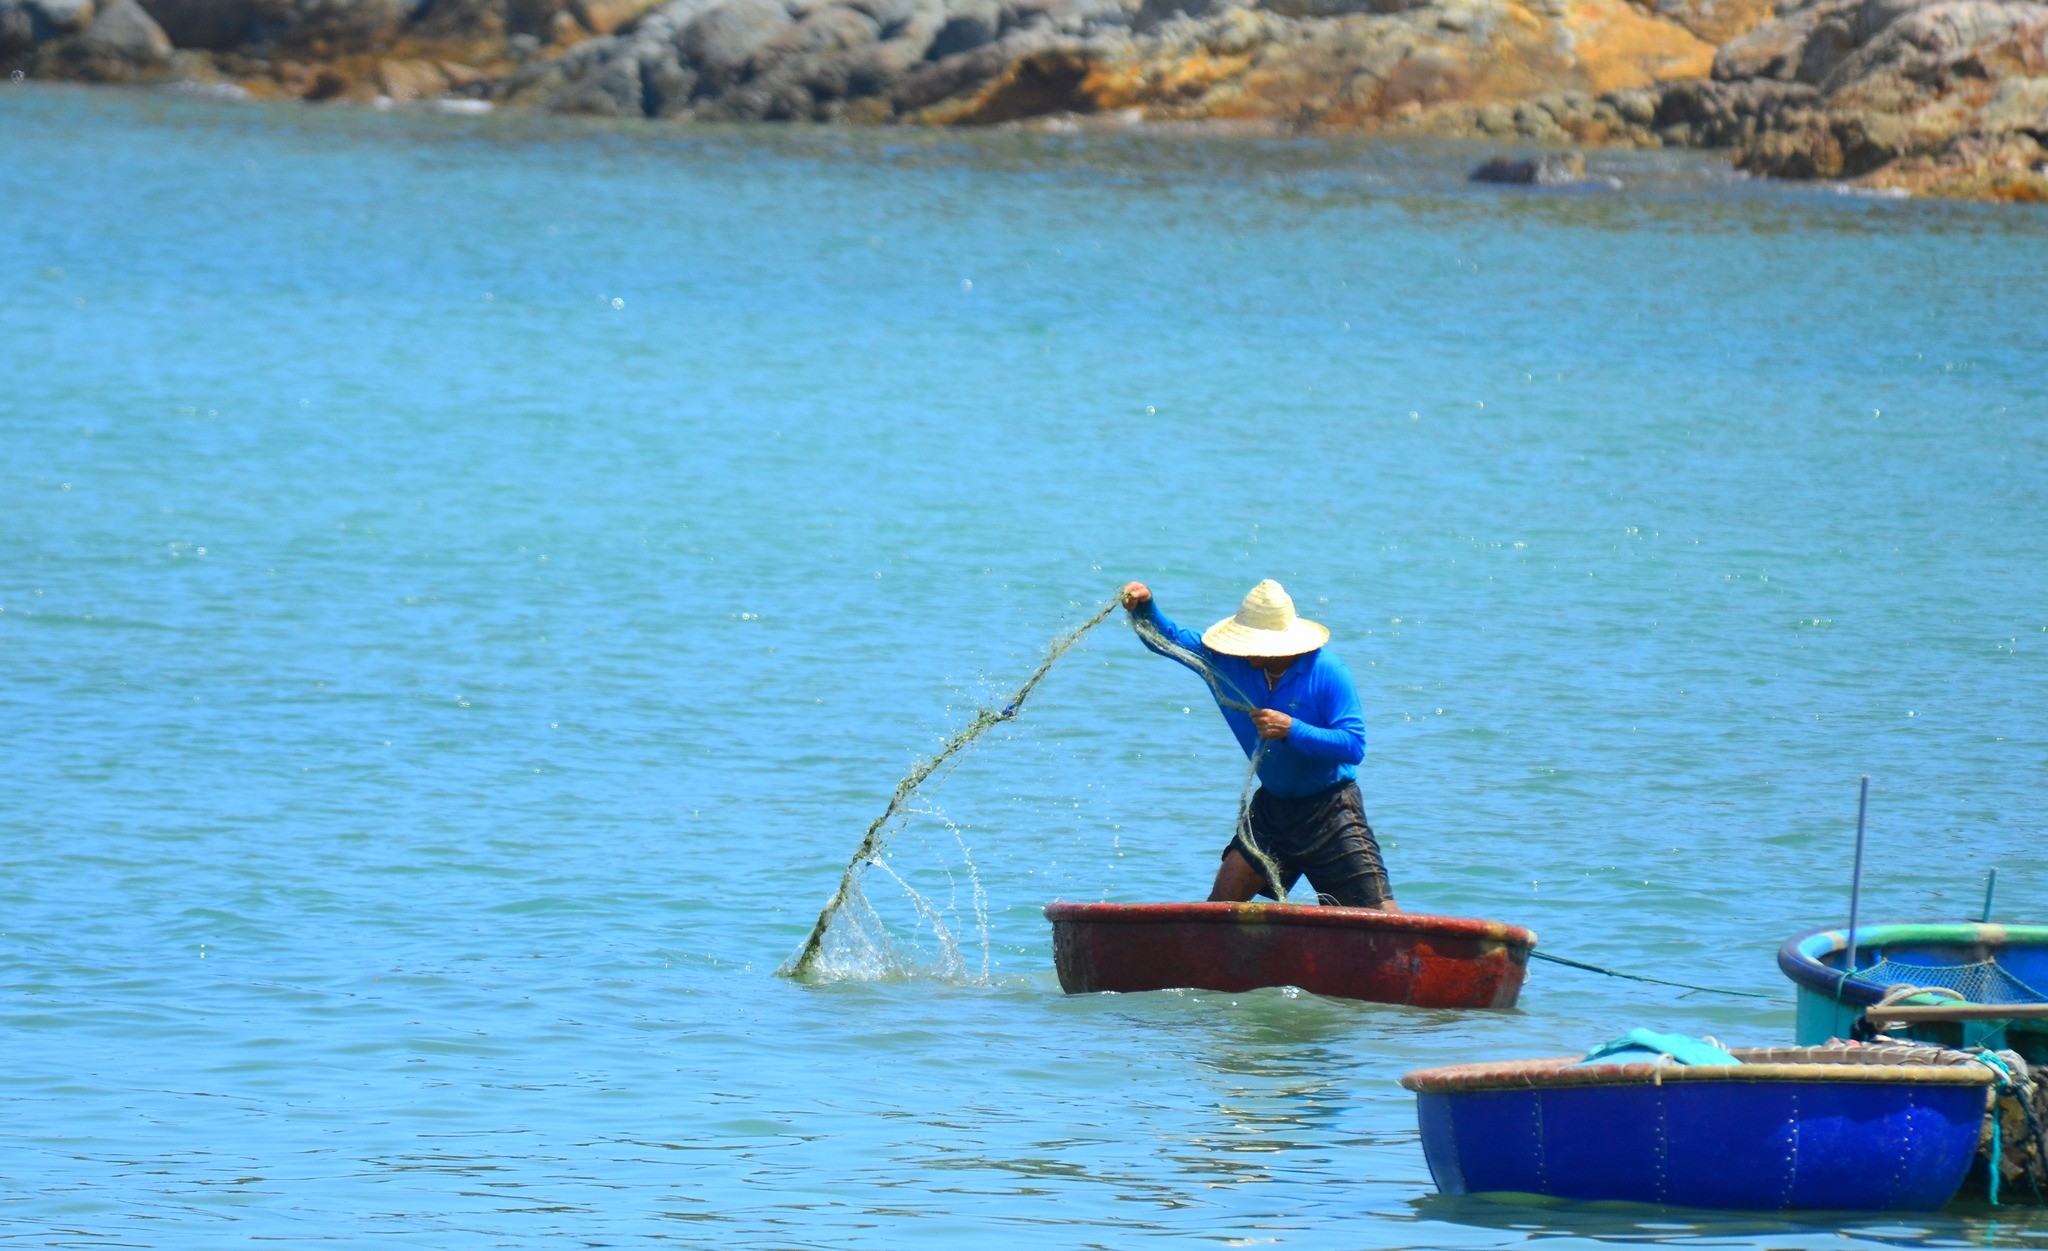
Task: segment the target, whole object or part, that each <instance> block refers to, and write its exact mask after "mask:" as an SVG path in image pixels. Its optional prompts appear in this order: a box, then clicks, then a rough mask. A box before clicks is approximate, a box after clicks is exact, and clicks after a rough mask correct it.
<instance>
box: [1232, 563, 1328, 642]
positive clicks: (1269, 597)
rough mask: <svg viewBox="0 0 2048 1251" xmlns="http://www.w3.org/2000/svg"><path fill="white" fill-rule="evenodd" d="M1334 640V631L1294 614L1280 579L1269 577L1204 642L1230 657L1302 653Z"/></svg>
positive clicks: (1292, 602)
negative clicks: (1331, 631) (1331, 638)
mask: <svg viewBox="0 0 2048 1251" xmlns="http://www.w3.org/2000/svg"><path fill="white" fill-rule="evenodd" d="M1329 641H1330V632H1329V631H1328V630H1325V629H1324V628H1323V627H1321V626H1319V625H1317V624H1316V623H1315V622H1313V621H1306V620H1303V619H1302V618H1300V617H1297V616H1295V615H1294V600H1293V599H1291V598H1289V596H1288V594H1287V592H1286V591H1285V590H1284V589H1282V587H1281V586H1280V584H1279V583H1278V582H1275V581H1273V579H1271V578H1267V579H1266V580H1265V581H1264V582H1261V583H1259V584H1258V585H1257V586H1255V587H1253V588H1252V593H1251V594H1249V595H1247V596H1245V597H1244V603H1242V604H1239V605H1238V606H1237V615H1236V616H1235V617H1225V618H1224V619H1223V620H1221V621H1219V622H1217V623H1216V624H1215V625H1212V626H1210V627H1209V628H1208V629H1207V630H1206V631H1204V632H1203V634H1202V644H1203V646H1205V647H1207V648H1208V649H1209V650H1211V651H1217V652H1222V653H1223V654H1224V655H1226V656H1299V655H1302V654H1303V653H1306V652H1312V651H1314V650H1315V649H1317V648H1318V647H1321V646H1322V645H1323V644H1325V643H1327V642H1329Z"/></svg>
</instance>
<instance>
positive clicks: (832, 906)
mask: <svg viewBox="0 0 2048 1251" xmlns="http://www.w3.org/2000/svg"><path fill="white" fill-rule="evenodd" d="M1118 603H1119V601H1118V600H1115V599H1112V600H1110V601H1109V602H1108V603H1107V604H1104V605H1103V606H1102V607H1101V609H1099V610H1098V611H1097V612H1096V614H1095V615H1094V616H1092V617H1090V618H1089V619H1088V620H1086V621H1084V622H1082V623H1081V624H1080V625H1078V626H1075V627H1074V628H1073V629H1071V630H1069V631H1067V632H1066V633H1065V634H1062V635H1060V636H1059V637H1058V638H1056V639H1054V640H1053V641H1052V644H1051V646H1049V647H1047V648H1046V652H1045V659H1044V660H1042V661H1040V662H1039V664H1038V668H1037V669H1035V670H1033V671H1032V673H1031V676H1030V677H1028V678H1026V679H1025V680H1024V684H1023V685H1022V686H1019V687H1018V688H1017V690H1016V693H1015V694H1013V695H1011V696H1010V698H1009V699H1008V700H1007V701H1006V702H1005V703H1004V704H1003V706H1002V708H1001V709H1000V710H990V709H987V708H984V709H981V710H979V711H977V712H976V713H975V714H974V719H973V720H972V721H970V722H968V723H967V725H966V726H965V727H964V728H963V729H962V730H961V731H960V732H959V733H958V734H955V735H954V736H953V737H952V738H950V739H948V740H947V741H946V744H945V745H944V746H943V747H941V748H939V750H938V752H937V753H935V754H934V755H932V756H930V757H929V758H927V759H925V760H921V761H919V762H918V764H917V766H916V767H915V768H913V769H911V771H910V772H909V773H908V774H906V775H905V776H904V778H903V780H902V781H901V782H898V783H897V784H896V790H895V791H894V793H892V794H891V795H890V796H889V804H888V806H887V807H885V808H883V809H882V815H881V816H878V817H876V818H875V819H874V822H873V823H872V824H870V825H869V826H868V828H867V833H866V834H864V835H862V836H861V840H860V846H859V847H857V848H855V849H854V853H853V859H851V860H849V861H848V862H847V864H846V871H845V872H844V873H843V874H841V875H840V878H839V887H838V889H837V890H835V891H833V892H832V897H831V898H830V899H828V900H827V901H826V902H825V907H824V909H823V910H822V911H820V912H819V913H818V919H817V921H816V922H815V923H814V924H813V925H812V926H811V933H810V936H809V937H808V938H806V939H805V940H804V945H803V946H802V947H801V948H799V949H798V951H797V953H796V954H795V955H794V956H792V957H790V959H789V962H788V963H787V964H785V965H783V966H782V968H780V969H778V970H777V972H778V973H780V974H781V975H782V976H784V977H797V978H813V977H817V976H819V975H820V974H822V973H824V972H825V971H826V970H825V969H824V968H823V967H822V966H823V963H824V953H825V950H826V935H827V932H828V931H830V930H832V929H833V927H834V924H835V922H836V921H837V920H838V918H839V917H840V915H841V914H842V913H843V912H846V910H847V906H848V904H849V902H852V901H856V900H857V901H858V906H857V907H856V908H855V909H854V911H853V913H852V914H851V915H849V916H848V919H847V928H848V930H849V934H850V942H839V941H836V940H835V942H834V944H833V949H834V957H833V960H832V962H831V963H832V966H833V968H834V969H841V968H843V967H845V966H844V962H843V961H842V959H841V956H842V955H843V954H845V953H847V952H851V953H853V955H854V956H855V957H856V961H855V963H856V966H857V967H858V968H859V969H861V970H863V971H865V970H869V969H876V968H891V967H894V966H895V965H897V964H899V963H900V961H899V960H898V959H897V957H895V956H894V955H893V954H892V953H891V952H890V950H889V946H888V936H887V933H886V932H885V931H884V930H883V929H882V926H881V919H880V917H879V916H878V915H877V914H876V913H875V911H874V908H873V906H872V905H870V904H869V903H868V901H867V899H866V897H865V896H864V895H862V894H861V892H860V878H861V876H862V874H863V873H864V872H865V871H866V870H867V869H868V868H869V867H870V866H874V867H880V868H882V869H883V870H884V871H885V872H887V873H888V874H889V875H890V876H891V877H894V878H896V880H897V882H898V883H900V884H901V885H902V886H903V889H904V890H905V891H907V892H908V893H909V895H910V897H911V901H912V904H913V906H915V907H917V908H918V909H919V915H920V916H922V917H923V918H924V919H925V920H926V922H927V923H932V922H933V919H934V918H935V917H938V916H939V914H938V910H937V909H935V908H933V907H932V905H931V903H930V901H929V900H927V899H925V898H924V896H922V895H920V894H918V892H917V891H916V890H914V889H912V888H911V886H910V884H909V883H908V882H905V881H903V879H902V878H901V877H900V876H898V875H897V874H896V873H895V871H894V870H893V869H889V868H888V866H887V865H886V864H885V863H884V862H883V859H882V854H881V853H882V847H883V845H884V844H885V843H887V841H888V838H889V832H890V830H891V829H892V827H893V823H894V821H895V819H896V816H897V814H898V813H899V812H901V811H902V810H903V806H904V804H905V803H906V802H907V801H908V800H909V799H910V797H911V795H912V794H914V793H915V792H916V791H917V788H918V787H920V786H922V785H923V784H924V782H925V780H926V779H927V778H929V777H931V776H932V774H934V773H936V772H938V771H939V769H940V768H942V767H943V766H944V765H945V764H946V762H947V761H949V760H951V759H952V758H953V757H955V756H957V755H959V754H960V753H961V752H963V751H965V750H966V749H967V748H968V747H970V746H972V745H973V743H974V741H975V740H976V739H978V738H980V737H981V736H982V735H984V734H986V733H988V732H989V731H990V730H991V729H994V728H995V727H996V726H997V725H999V724H1001V723H1002V722H1004V721H1008V720H1010V719H1011V718H1013V717H1015V716H1016V715H1017V714H1018V713H1019V712H1021V711H1022V710H1023V707H1024V701H1025V699H1027V698H1028V697H1029V696H1030V694H1031V692H1032V690H1033V688H1035V687H1037V685H1038V684H1039V683H1040V682H1041V681H1043V680H1044V679H1045V675H1046V674H1047V673H1048V672H1050V671H1051V669H1052V667H1053V665H1054V664H1055V663H1056V662H1058V660H1059V658H1060V657H1061V656H1064V655H1066V654H1067V652H1068V650H1069V649H1071V648H1072V647H1073V646H1074V644H1076V643H1078V642H1080V641H1081V637H1082V636H1083V635H1085V634H1087V633H1088V632H1089V631H1090V630H1093V629H1094V628H1095V627H1096V626H1099V625H1101V624H1102V623H1103V622H1104V621H1107V620H1108V619H1109V615H1110V614H1111V613H1113V612H1115V611H1116V609H1117V605H1118ZM962 847H963V850H964V847H965V844H964V843H963V844H962ZM979 889H980V887H979V882H978V880H977V884H976V890H977V892H978V891H979ZM942 932H946V933H950V931H949V930H948V931H942ZM944 945H945V944H944V943H942V946H944ZM951 949H952V950H953V951H954V952H955V953H957V952H958V945H957V943H955V944H953V945H952V947H951Z"/></svg>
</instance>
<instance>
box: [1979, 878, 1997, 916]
mask: <svg viewBox="0 0 2048 1251" xmlns="http://www.w3.org/2000/svg"><path fill="white" fill-rule="evenodd" d="M1997 889H1998V870H1997V869H1993V870H1991V872H1989V873H1986V874H1985V875H1984V915H1983V916H1981V917H1978V918H1977V919H1978V920H1979V921H1989V920H1990V919H1991V893H1992V892H1993V891H1995V890H1997Z"/></svg>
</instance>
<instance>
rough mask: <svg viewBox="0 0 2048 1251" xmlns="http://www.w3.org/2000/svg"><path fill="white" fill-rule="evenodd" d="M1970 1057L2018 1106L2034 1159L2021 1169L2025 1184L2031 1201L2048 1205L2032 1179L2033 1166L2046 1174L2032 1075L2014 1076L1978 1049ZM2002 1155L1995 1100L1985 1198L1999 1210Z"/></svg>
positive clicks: (2046, 1147)
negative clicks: (2031, 1194) (1993, 1078)
mask: <svg viewBox="0 0 2048 1251" xmlns="http://www.w3.org/2000/svg"><path fill="white" fill-rule="evenodd" d="M1969 1056H1970V1058H1971V1059H1972V1060H1974V1061H1976V1062H1977V1063H1979V1064H1981V1065H1983V1066H1984V1067H1985V1068H1988V1069H1990V1070H1991V1071H1992V1073H1993V1074H1995V1075H1996V1076H1997V1078H1998V1094H2000V1095H2009V1096H2011V1098H2012V1100H2013V1102H2015V1103H2017V1104H2019V1105H2020V1115H2021V1116H2022V1117H2023V1118H2024V1119H2025V1121H2026V1132H2027V1136H2028V1137H2029V1138H2031V1139H2033V1147H2034V1159H2033V1160H2032V1161H2026V1160H2023V1161H2022V1163H2021V1165H2020V1169H2021V1172H2022V1173H2024V1174H2025V1176H2026V1179H2027V1184H2028V1185H2029V1186H2031V1187H2033V1190H2034V1198H2036V1199H2039V1200H2042V1201H2043V1202H2048V1197H2044V1196H2043V1194H2042V1192H2041V1183H2040V1182H2039V1181H2037V1180H2035V1178H2034V1165H2035V1164H2036V1163H2038V1164H2040V1165H2041V1166H2042V1170H2043V1171H2044V1172H2048V1129H2044V1127H2043V1126H2042V1124H2041V1121H2040V1118H2038V1117H2036V1116H2035V1115H2034V1080H2033V1077H2032V1075H2031V1074H2030V1075H2028V1076H2024V1077H2023V1076H2021V1075H2020V1074H2018V1073H2015V1072H2013V1070H2012V1065H2010V1064H2008V1063H2007V1062H2006V1059H2005V1057H2004V1056H2001V1055H1999V1054H1998V1053H1997V1052H1995V1051H1990V1050H1986V1049H1983V1048H1979V1049H1977V1050H1975V1051H1972V1052H1970V1053H1969ZM2023 1067H2024V1066H2023ZM2004 1154H2005V1117H2004V1116H2003V1115H2002V1114H2001V1113H2000V1112H1999V1108H1998V1099H1997V1098H1996V1097H1994V1098H1993V1099H1992V1101H1991V1169H1990V1174H1991V1176H1990V1182H1989V1185H1988V1186H1987V1190H1988V1191H1989V1195H1988V1197H1989V1198H1990V1200H1991V1206H1992V1207H1997V1206H1998V1187H1999V1183H2000V1181H2001V1180H2002V1178H2001V1177H2000V1176H1999V1174H2000V1164H2001V1162H2002V1160H2003V1158H2004Z"/></svg>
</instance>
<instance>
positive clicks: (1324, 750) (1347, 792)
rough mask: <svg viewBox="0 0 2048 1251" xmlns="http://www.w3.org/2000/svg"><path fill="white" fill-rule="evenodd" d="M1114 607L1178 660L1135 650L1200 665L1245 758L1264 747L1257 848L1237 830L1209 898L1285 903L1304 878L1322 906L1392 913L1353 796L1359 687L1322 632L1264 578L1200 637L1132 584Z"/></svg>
mask: <svg viewBox="0 0 2048 1251" xmlns="http://www.w3.org/2000/svg"><path fill="white" fill-rule="evenodd" d="M1123 602H1124V608H1125V609H1126V610H1127V611H1128V612H1129V613H1130V614H1131V616H1132V617H1134V618H1142V619H1144V620H1145V621H1148V622H1149V623H1151V624H1152V625H1153V626H1156V627H1157V628H1158V632H1159V634H1160V635H1162V636H1164V638H1165V639H1166V640H1168V641H1170V642H1171V643H1172V644H1173V645H1174V646H1175V647H1177V648H1178V649H1180V650H1181V651H1183V652H1184V653H1186V654H1187V655H1186V656H1176V655H1174V653H1173V652H1172V651H1169V650H1167V648H1166V647H1164V646H1162V645H1161V644H1160V643H1156V642H1154V641H1153V640H1152V639H1151V638H1150V637H1147V636H1146V635H1145V634H1144V633H1143V632H1141V633H1140V634H1139V637H1140V638H1141V639H1143V640H1144V642H1145V646H1147V647H1149V648H1151V649H1152V650H1153V651H1155V652H1158V653H1159V654H1160V655H1162V656H1166V657H1168V658H1170V659H1173V660H1179V661H1180V662H1181V663H1182V664H1185V665H1187V666H1188V667H1189V668H1190V669H1194V670H1195V671H1196V672H1197V673H1201V672H1202V667H1203V666H1206V667H1207V669H1208V673H1206V674H1204V677H1213V678H1214V679H1215V681H1214V682H1213V683H1212V686H1211V691H1212V693H1213V694H1215V696H1216V703H1217V707H1218V708H1219V709H1221V710H1222V713H1223V719H1224V721H1226V722H1228V723H1229V725H1230V728H1231V730H1232V731H1233V732H1234V733H1235V734H1236V735H1237V741H1238V745H1239V746H1241V747H1243V748H1244V753H1245V755H1247V756H1252V755H1254V754H1255V753H1257V752H1258V751H1259V748H1260V746H1261V744H1262V743H1263V745H1264V747H1265V750H1264V752H1263V754H1260V755H1259V757H1258V773H1259V789H1258V790H1257V791H1256V792H1254V793H1253V795H1252V802H1251V807H1250V813H1249V817H1250V820H1249V822H1248V824H1249V825H1250V833H1251V840H1252V842H1253V844H1254V845H1255V848H1256V850H1254V848H1248V847H1246V845H1245V831H1244V830H1239V831H1238V833H1237V834H1236V836H1234V837H1233V838H1232V839H1231V840H1230V844H1229V845H1228V846H1227V847H1225V848H1224V849H1223V863H1222V864H1221V865H1220V866H1219V867H1218V868H1217V870H1216V883H1215V885H1214V886H1212V887H1210V889H1209V898H1210V899H1211V900H1220V901H1227V902H1231V903H1243V902H1246V901H1248V900H1250V899H1251V898H1252V896H1253V895H1255V894H1257V895H1265V896H1267V897H1268V898H1273V899H1279V898H1285V897H1286V894H1287V892H1288V890H1290V889H1292V888H1293V886H1294V884H1295V883H1296V882H1297V881H1299V880H1301V878H1302V877H1303V876H1304V875H1305V876H1307V878H1308V884H1309V885H1310V886H1311V887H1313V888H1314V889H1315V892H1316V897H1317V899H1318V900H1319V901H1320V902H1322V903H1326V904H1337V905H1340V906H1343V907H1347V908H1376V909H1378V910H1380V911H1381V912H1399V911H1400V910H1401V909H1400V908H1399V907H1398V906H1397V905H1396V904H1395V903H1394V893H1393V890H1392V888H1391V887H1390V886H1389V885H1388V884H1387V870H1386V866H1385V865H1384V864H1383V863H1382V862H1381V860H1380V847H1379V843H1378V841H1377V840H1376V839H1374V838H1373V834H1372V827H1371V826H1370V825H1368V824H1366V820H1365V801H1364V800H1363V799H1362V798H1361V797H1360V796H1359V793H1358V764H1359V762H1360V761H1362V760H1364V759H1365V717H1364V715H1363V714H1362V713H1361V712H1360V710H1359V705H1358V688H1357V687H1356V686H1354V685H1353V684H1352V681H1351V671H1350V670H1348V669H1346V668H1345V667H1344V662H1343V661H1341V660H1338V659H1337V658H1336V657H1335V656H1332V655H1330V654H1329V653H1328V652H1327V651H1325V650H1323V645H1324V644H1325V643H1328V642H1329V641H1330V632H1329V631H1328V630H1326V629H1324V628H1323V627H1322V626H1320V625H1317V624H1316V623H1315V622H1313V621H1307V620H1304V619H1302V618H1301V617H1297V616H1296V615H1295V614H1294V601H1293V600H1292V599H1291V598H1289V597H1288V594H1287V592H1286V591H1285V590H1283V589H1282V588H1281V586H1280V584H1279V583H1278V582H1275V581H1273V580H1272V579H1271V578H1268V579H1266V580H1265V581H1263V582H1261V583H1259V584H1258V585H1257V586H1255V587H1253V588H1252V590H1251V594H1249V595H1247V596H1245V597H1244V602H1243V603H1242V604H1240V605H1239V606H1238V609H1237V614H1236V615H1235V616H1232V617H1225V618H1224V619H1223V620H1221V621H1219V622H1217V623H1216V624H1215V625H1213V626H1210V627H1209V628H1208V629H1207V630H1206V631H1204V632H1203V633H1201V634H1199V635H1197V634H1196V633H1195V632H1194V631H1192V630H1187V629H1183V628H1182V627H1180V626H1177V625H1175V624H1174V623H1173V622H1172V621H1170V620H1168V619H1167V617H1166V614H1165V613H1162V612H1160V611H1159V605H1158V603H1157V602H1156V601H1155V600H1154V599H1153V598H1152V592H1151V590H1150V589H1149V588H1147V587H1146V586H1145V584H1144V583H1142V582H1133V583H1130V584H1129V585H1127V586H1125V587H1124V591H1123ZM1218 688H1220V689H1218ZM1233 702H1235V703H1238V704H1243V705H1248V706H1251V707H1252V708H1253V709H1254V710H1253V711H1250V712H1246V711H1244V710H1243V709H1242V708H1236V707H1232V706H1231V705H1232V703H1233ZM1260 851H1263V852H1264V853H1265V856H1266V857H1267V858H1269V860H1270V861H1271V863H1272V865H1273V867H1274V868H1276V869H1277V870H1278V871H1279V880H1278V882H1277V883H1276V882H1273V881H1272V880H1271V879H1270V878H1269V875H1268V872H1267V870H1266V869H1265V868H1263V867H1261V865H1260V857H1259V855H1258V854H1257V853H1258V852H1260ZM1276 887H1277V889H1278V893H1277V894H1276V893H1275V888H1276Z"/></svg>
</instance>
